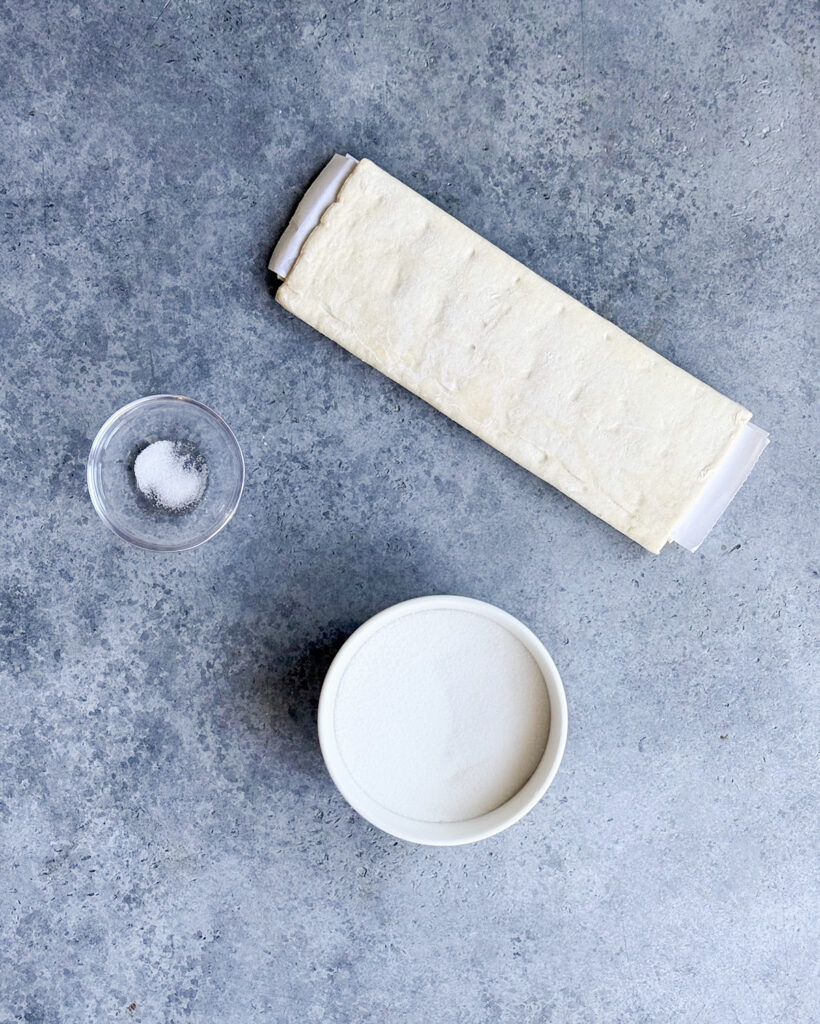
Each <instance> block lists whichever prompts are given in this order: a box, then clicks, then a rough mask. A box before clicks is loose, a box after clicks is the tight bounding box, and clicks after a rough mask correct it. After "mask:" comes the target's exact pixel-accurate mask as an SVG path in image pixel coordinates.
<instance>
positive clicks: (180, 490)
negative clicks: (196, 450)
mask: <svg viewBox="0 0 820 1024" xmlns="http://www.w3.org/2000/svg"><path fill="white" fill-rule="evenodd" d="M134 476H135V477H136V481H137V487H138V488H139V489H140V491H142V493H143V494H144V495H145V497H146V498H150V499H151V500H152V501H155V502H156V503H157V504H158V505H160V506H162V508H165V509H169V510H170V511H174V512H179V511H181V510H182V509H185V508H189V507H190V506H191V505H193V504H194V503H195V502H197V501H199V499H200V498H201V497H202V493H203V491H204V490H205V484H206V482H207V479H208V470H207V467H206V466H205V464H204V462H203V461H202V459H201V457H200V458H195V457H194V456H193V455H192V454H191V453H190V452H188V451H186V449H185V447H184V446H183V445H181V444H180V443H179V442H177V441H154V443H153V444H149V445H148V447H147V448H145V449H143V450H142V451H141V452H140V453H139V455H138V456H137V458H136V461H135V462H134Z"/></svg>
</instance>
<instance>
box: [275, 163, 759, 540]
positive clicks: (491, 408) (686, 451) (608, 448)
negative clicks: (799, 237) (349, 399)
mask: <svg viewBox="0 0 820 1024" xmlns="http://www.w3.org/2000/svg"><path fill="white" fill-rule="evenodd" d="M276 299H277V301H278V302H279V303H281V305H283V306H284V307H285V308H286V309H288V310H290V312H291V313H294V314H295V315H296V316H298V317H299V318H300V319H302V320H304V321H306V322H307V323H308V324H310V325H311V326H312V327H315V328H316V330H318V331H321V333H322V334H325V335H327V336H328V337H329V338H332V339H333V340H334V341H336V342H338V343H339V344H340V345H342V346H343V347H344V348H346V349H348V350H349V351H350V352H352V353H353V354H354V355H356V356H358V357H359V358H360V359H363V360H364V361H365V362H367V363H369V364H370V365H371V366H374V367H375V368H376V369H378V370H381V372H382V373H385V374H387V375H388V376H389V377H392V378H393V380H395V381H397V382H398V383H399V384H402V385H403V386H404V387H405V388H407V389H408V390H409V391H412V392H413V393H414V394H416V395H419V396H420V397H421V398H423V399H425V401H427V402H429V403H430V404H431V405H433V406H435V407H436V408H437V409H439V410H440V411H441V412H443V413H445V414H446V415H447V416H449V417H450V418H451V419H453V420H455V421H456V422H457V423H460V424H461V425H462V426H463V427H466V428H467V429H468V430H470V431H472V432H473V433H474V434H477V435H478V436H479V437H480V438H482V439H483V440H484V441H486V442H487V443H488V444H491V445H492V446H493V447H494V448H497V449H498V450H499V451H501V452H503V453H504V454H505V455H507V456H509V457H510V458H511V459H514V460H515V461H516V462H518V463H519V464H520V465H522V466H524V467H525V468H526V469H528V470H530V471H531V472H533V473H535V475H536V476H538V477H540V478H541V479H542V480H545V481H547V483H550V484H552V485H553V486H554V487H557V488H558V489H559V490H561V491H563V492H564V494H567V495H568V496H569V497H571V498H573V499H574V500H575V501H577V502H579V503H580V504H581V505H583V506H584V507H585V508H587V509H588V510H589V511H590V512H592V513H594V514H595V515H596V516H599V517H600V518H601V519H603V520H604V521H605V522H607V523H609V524H610V525H611V526H614V527H615V528H616V529H617V530H620V531H621V532H622V533H625V534H626V535H627V536H628V537H631V538H632V539H633V540H635V541H637V542H638V543H639V544H641V545H643V546H644V547H645V548H647V549H648V550H650V551H652V552H654V553H657V552H658V551H660V549H661V548H662V547H663V545H664V544H665V543H666V541H667V540H668V539H669V536H670V534H671V532H672V530H673V528H674V526H675V524H676V523H677V522H678V521H679V520H680V519H681V518H682V517H683V515H684V514H685V512H686V511H687V509H688V508H689V507H690V505H691V504H692V503H693V502H694V500H695V499H696V497H697V496H698V494H699V493H700V491H701V490H702V488H703V487H704V485H705V484H706V482H707V480H708V479H709V478H710V477H711V475H712V474H713V473H714V471H715V469H716V468H717V466H718V464H719V463H720V461H721V460H722V459H723V458H724V457H725V456H726V455H727V453H728V452H729V449H730V448H731V446H732V444H733V443H734V441H735V440H736V438H737V437H738V434H739V433H740V431H741V429H742V428H743V425H744V424H745V423H746V422H747V421H748V420H749V419H750V418H751V414H750V413H749V412H748V411H747V410H746V409H744V408H743V407H742V406H740V405H738V404H737V403H736V402H733V401H731V400H730V399H728V398H726V397H724V396H723V395H721V394H719V393H718V392H717V391H715V390H713V389H712V388H710V387H709V386H708V385H706V384H703V383H702V382H701V381H699V380H697V379H696V378H695V377H692V376H691V375H690V374H688V373H686V372H685V371H684V370H681V369H680V368H679V367H677V366H675V365H674V364H673V363H670V362H669V361H668V360H667V359H664V358H663V356H660V355H658V354H657V353H656V352H653V351H652V349H650V348H647V346H646V345H643V344H642V343H641V342H639V341H636V340H635V339H634V338H632V337H630V336H629V335H628V334H626V333H625V332H624V331H622V330H620V329H619V328H617V327H615V326H614V324H611V323H609V322H608V321H607V320H604V319H603V318H602V317H600V316H598V315H597V314H596V313H593V312H592V310H590V309H587V308H586V307H585V306H583V305H582V304H581V303H580V302H577V301H576V300H575V299H573V298H571V297H570V296H569V295H567V294H566V293H565V292H562V291H561V290H560V289H559V288H556V287H555V286H554V285H551V284H550V283H549V282H548V281H545V280H544V279H543V278H541V277H539V276H538V275H537V274H535V273H533V271H531V270H528V269H527V268H526V267H525V266H523V265H522V264H521V263H518V262H517V261H516V260H514V259H513V258H512V257H511V256H508V255H507V254H506V253H504V252H502V251H501V250H500V249H498V248H496V246H494V245H492V244H491V243H490V242H488V241H486V240H485V239H484V238H482V237H481V236H480V235H477V234H476V233H475V232H474V231H472V230H470V228H468V227H466V226H465V225H464V224H462V223H460V222H459V221H457V220H455V219H454V218H453V217H451V216H449V214H447V213H445V212H444V211H443V210H441V209H439V207H437V206H435V205H434V204H432V203H430V202H428V200H426V199H424V198H423V197H422V196H420V195H419V194H418V193H417V192H414V191H413V190H412V189H410V188H408V187H407V186H406V185H403V184H402V183H401V182H399V181H398V180H397V179H396V178H393V177H392V176H391V175H389V174H387V173H386V172H385V171H382V170H381V169H380V168H378V167H377V166H376V165H375V164H373V163H372V162H371V161H369V160H362V161H361V162H360V163H359V164H358V165H357V166H356V167H355V168H354V170H353V171H352V172H351V174H350V176H349V177H348V178H347V180H346V181H345V183H344V184H343V185H342V188H341V191H340V193H339V195H338V197H337V199H336V201H335V202H334V203H332V204H331V206H329V207H328V209H327V210H326V211H325V213H324V215H323V216H322V218H321V220H320V222H319V224H318V226H317V227H316V228H315V229H314V230H313V231H312V233H311V234H310V236H309V237H308V238H307V240H306V241H305V243H304V245H303V246H302V249H301V252H300V254H299V256H298V258H297V260H296V263H295V264H294V266H293V268H292V269H291V271H290V273H289V274H288V276H287V278H286V280H285V281H284V283H283V284H282V285H281V286H280V288H279V290H278V292H277V294H276Z"/></svg>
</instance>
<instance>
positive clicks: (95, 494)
mask: <svg viewBox="0 0 820 1024" xmlns="http://www.w3.org/2000/svg"><path fill="white" fill-rule="evenodd" d="M162 402H165V403H168V404H175V403H182V404H184V405H190V406H193V407H194V408H196V409H198V410H199V411H200V412H202V413H204V414H205V415H206V416H207V417H208V418H210V419H211V420H212V421H213V422H214V423H215V424H216V426H217V427H218V428H219V430H220V431H221V432H222V434H223V435H224V436H225V438H226V440H227V442H228V447H229V448H231V449H232V450H233V451H234V453H235V454H236V455H237V456H238V458H239V477H238V481H237V484H236V486H235V488H234V494H233V497H232V499H231V504H230V505H229V507H228V510H227V512H226V513H225V515H223V516H222V518H221V519H218V520H216V522H215V525H214V528H213V529H212V530H210V531H208V532H207V533H206V534H204V535H203V536H197V537H195V538H193V539H192V540H191V541H190V542H186V543H174V544H170V543H157V542H156V541H151V540H147V539H145V538H144V537H138V536H136V535H135V534H133V533H131V532H130V531H128V530H125V529H123V528H122V527H120V526H118V525H117V524H116V523H115V522H113V521H112V520H111V518H110V517H109V514H108V512H107V511H106V507H105V502H104V500H103V498H102V497H101V495H100V493H99V491H98V489H97V484H96V481H95V479H94V471H95V469H96V467H97V466H99V464H100V461H101V458H102V456H101V452H102V447H103V443H104V442H105V441H106V440H107V438H108V435H109V434H110V433H111V431H112V429H113V428H114V426H115V425H116V424H117V423H119V422H120V421H121V420H122V419H123V418H124V417H125V416H126V415H127V414H128V413H130V412H133V411H134V410H136V409H139V408H140V407H141V406H145V405H152V404H155V403H162ZM86 486H87V487H88V493H89V496H90V497H91V504H92V505H93V506H94V511H95V512H96V513H97V515H98V516H99V517H100V519H102V521H103V522H104V523H105V525H106V526H107V527H108V528H109V530H111V531H112V532H113V533H115V534H116V535H117V536H118V537H121V538H122V539H123V540H126V541H128V543H129V544H133V545H135V546H136V547H138V548H143V549H145V550H147V551H190V550H191V549H192V548H197V547H199V546H200V545H201V544H204V543H205V542H206V541H209V540H211V539H212V538H213V537H215V536H216V535H217V534H218V533H219V532H220V530H223V529H224V528H225V527H226V526H227V525H228V523H229V522H230V521H231V519H233V516H234V513H235V512H236V510H237V508H238V507H239V501H240V499H241V497H242V492H243V490H244V488H245V457H244V456H243V454H242V449H241V447H240V445H239V441H238V440H237V439H236V435H235V434H234V432H233V431H232V430H231V428H230V427H229V426H228V424H227V423H226V422H225V420H223V419H222V417H221V416H220V415H219V413H218V412H215V411H214V410H213V409H211V408H210V406H207V405H205V403H204V402H199V401H197V400H196V399H195V398H187V397H186V396H185V395H172V394H159V395H145V396H144V397H142V398H136V399H134V401H133V402H128V403H127V404H126V405H123V406H122V407H121V408H119V409H117V410H116V412H113V413H112V414H111V415H110V416H109V417H108V419H107V420H106V421H105V423H103V425H102V426H101V427H100V429H99V430H98V431H97V434H96V436H95V438H94V440H93V442H92V444H91V450H90V451H89V453H88V460H87V462H86Z"/></svg>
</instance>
